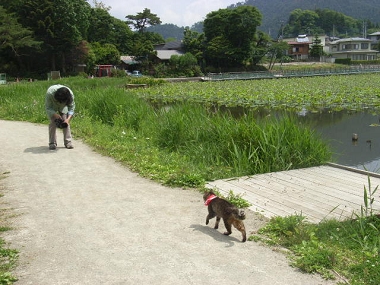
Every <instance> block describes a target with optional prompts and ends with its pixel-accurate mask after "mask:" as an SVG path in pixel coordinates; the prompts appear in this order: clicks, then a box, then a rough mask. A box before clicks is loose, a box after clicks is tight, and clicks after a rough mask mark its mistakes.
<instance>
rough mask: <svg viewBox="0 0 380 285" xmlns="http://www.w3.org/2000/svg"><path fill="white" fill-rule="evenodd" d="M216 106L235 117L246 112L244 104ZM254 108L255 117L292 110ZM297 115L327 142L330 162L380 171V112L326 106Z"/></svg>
mask: <svg viewBox="0 0 380 285" xmlns="http://www.w3.org/2000/svg"><path fill="white" fill-rule="evenodd" d="M219 110H220V111H228V112H230V113H231V114H232V115H233V116H234V117H239V116H241V115H243V114H244V113H246V112H247V111H248V112H249V110H248V109H245V108H243V107H232V108H223V107H219ZM253 112H254V113H255V116H257V117H258V118H263V117H266V116H268V115H271V116H276V117H282V116H284V115H286V114H288V115H289V114H290V115H294V113H291V112H286V111H283V112H281V111H275V112H272V111H268V110H267V109H259V110H255V111H253ZM297 119H298V121H299V122H301V123H304V124H308V125H311V127H312V128H313V129H314V130H315V131H316V132H318V133H320V134H321V136H322V138H323V139H325V140H326V141H327V142H328V143H329V145H330V147H331V149H332V151H333V160H332V161H331V162H334V163H338V164H341V165H344V166H349V167H354V168H358V169H366V170H368V171H371V172H376V173H380V115H377V114H376V112H374V111H370V110H367V111H360V112H357V111H348V110H343V111H331V110H328V109H326V110H319V111H318V112H308V111H306V110H304V111H302V112H299V113H297ZM353 134H356V135H357V138H358V139H357V140H353V139H352V137H353Z"/></svg>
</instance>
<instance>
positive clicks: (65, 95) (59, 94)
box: [54, 87, 73, 105]
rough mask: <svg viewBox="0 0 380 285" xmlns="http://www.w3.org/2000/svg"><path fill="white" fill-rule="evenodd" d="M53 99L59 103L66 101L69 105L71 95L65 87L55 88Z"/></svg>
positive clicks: (71, 98) (71, 99) (71, 100)
mask: <svg viewBox="0 0 380 285" xmlns="http://www.w3.org/2000/svg"><path fill="white" fill-rule="evenodd" d="M54 99H55V100H57V101H58V102H59V103H66V104H67V105H70V104H71V103H72V102H73V97H72V96H71V93H70V90H69V89H68V88H67V87H61V88H59V89H57V91H55V94H54Z"/></svg>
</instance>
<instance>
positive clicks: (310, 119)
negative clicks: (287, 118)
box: [131, 74, 380, 172]
mask: <svg viewBox="0 0 380 285" xmlns="http://www.w3.org/2000/svg"><path fill="white" fill-rule="evenodd" d="M131 92H132V93H134V94H136V95H137V96H140V97H143V98H145V99H147V100H150V101H151V102H153V103H159V104H172V103H175V102H182V101H187V102H195V103H201V104H205V105H209V106H210V107H211V108H215V109H217V110H221V109H227V110H229V111H231V110H232V112H233V113H234V112H235V115H241V114H244V112H246V111H249V112H251V111H253V112H257V114H258V116H267V115H274V114H276V115H278V114H284V113H291V114H295V115H296V117H297V118H298V120H299V121H300V122H304V123H308V124H311V126H312V127H313V128H314V129H315V130H316V131H318V132H320V133H321V134H322V136H323V137H324V138H325V139H326V140H328V141H329V143H330V145H331V147H332V150H333V151H334V162H336V163H339V164H343V165H347V166H352V167H356V168H361V169H363V168H366V169H368V170H370V171H373V172H380V128H379V124H380V121H379V116H378V115H379V114H380V113H379V112H380V74H363V75H347V76H326V77H312V78H311V77H307V78H291V79H264V80H247V81H245V80H235V81H219V82H186V83H181V84H178V83H173V84H162V85H157V86H152V87H150V88H147V89H135V90H132V91H131ZM263 110H265V111H263ZM354 133H355V134H357V135H358V140H355V141H353V140H352V135H353V134H354Z"/></svg>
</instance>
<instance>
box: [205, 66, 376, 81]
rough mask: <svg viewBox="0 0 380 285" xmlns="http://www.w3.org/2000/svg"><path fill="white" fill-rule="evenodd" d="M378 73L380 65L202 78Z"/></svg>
mask: <svg viewBox="0 0 380 285" xmlns="http://www.w3.org/2000/svg"><path fill="white" fill-rule="evenodd" d="M376 72H380V65H350V66H347V67H336V68H315V69H310V68H308V69H297V70H286V69H281V70H271V71H257V72H225V73H208V74H207V76H205V77H204V78H203V80H206V81H220V80H249V79H273V78H289V77H305V76H329V75H348V74H361V73H376Z"/></svg>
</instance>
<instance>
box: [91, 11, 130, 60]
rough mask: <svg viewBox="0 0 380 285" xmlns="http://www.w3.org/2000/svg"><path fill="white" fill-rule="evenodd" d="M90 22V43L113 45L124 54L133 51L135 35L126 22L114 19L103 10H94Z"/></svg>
mask: <svg viewBox="0 0 380 285" xmlns="http://www.w3.org/2000/svg"><path fill="white" fill-rule="evenodd" d="M89 21H90V25H89V28H88V36H87V40H88V41H89V42H98V43H100V44H106V43H109V44H113V45H115V46H116V47H117V49H118V50H119V51H120V52H121V53H122V54H128V53H129V52H130V51H131V48H132V40H131V39H132V36H133V33H132V31H131V30H130V28H129V26H128V25H127V24H126V23H125V22H124V21H122V20H119V19H116V18H114V17H112V16H111V15H110V14H109V13H108V11H107V10H105V9H103V8H94V9H92V11H91V16H90V19H89Z"/></svg>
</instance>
